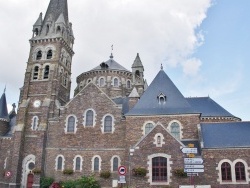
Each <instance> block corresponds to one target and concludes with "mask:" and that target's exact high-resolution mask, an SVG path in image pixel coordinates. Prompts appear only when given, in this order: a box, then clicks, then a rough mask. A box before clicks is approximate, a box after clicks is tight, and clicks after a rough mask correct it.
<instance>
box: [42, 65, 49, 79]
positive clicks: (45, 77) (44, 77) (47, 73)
mask: <svg viewBox="0 0 250 188" xmlns="http://www.w3.org/2000/svg"><path fill="white" fill-rule="evenodd" d="M48 78H49V65H46V66H45V69H44V74H43V79H48Z"/></svg>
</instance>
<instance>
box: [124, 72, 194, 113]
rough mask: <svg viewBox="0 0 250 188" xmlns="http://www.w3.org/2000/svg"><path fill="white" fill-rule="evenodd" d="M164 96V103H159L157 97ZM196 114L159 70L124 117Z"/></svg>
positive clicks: (165, 75)
mask: <svg viewBox="0 0 250 188" xmlns="http://www.w3.org/2000/svg"><path fill="white" fill-rule="evenodd" d="M161 94H162V95H165V96H166V102H165V103H163V104H160V103H159V98H157V97H158V96H159V95H161ZM190 113H197V112H196V111H194V110H193V109H192V107H191V105H190V104H189V103H188V102H187V100H186V98H184V97H183V95H182V94H181V92H180V91H179V90H178V89H177V87H176V86H175V85H174V83H173V82H172V81H171V80H170V78H169V77H168V76H167V74H166V73H165V72H164V71H163V70H160V71H159V73H158V74H157V75H156V77H155V78H154V80H153V81H152V83H151V84H150V85H149V87H148V88H147V90H146V91H145V92H144V94H143V95H142V96H141V99H140V100H139V101H138V102H137V104H136V105H135V106H134V107H133V108H132V109H131V110H130V111H129V112H128V113H127V114H125V115H128V116H130V115H131V116H133V115H164V114H166V115H171V114H190Z"/></svg>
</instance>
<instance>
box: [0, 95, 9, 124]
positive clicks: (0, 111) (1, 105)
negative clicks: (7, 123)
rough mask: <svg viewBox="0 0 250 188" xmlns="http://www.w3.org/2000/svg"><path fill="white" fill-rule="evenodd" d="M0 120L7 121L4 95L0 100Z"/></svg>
mask: <svg viewBox="0 0 250 188" xmlns="http://www.w3.org/2000/svg"><path fill="white" fill-rule="evenodd" d="M0 119H5V120H9V115H8V109H7V102H6V96H5V93H3V94H2V96H1V98H0Z"/></svg>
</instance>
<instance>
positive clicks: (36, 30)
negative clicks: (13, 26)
mask: <svg viewBox="0 0 250 188" xmlns="http://www.w3.org/2000/svg"><path fill="white" fill-rule="evenodd" d="M37 35H38V29H37V28H36V29H35V30H34V36H35V37H36V36H37Z"/></svg>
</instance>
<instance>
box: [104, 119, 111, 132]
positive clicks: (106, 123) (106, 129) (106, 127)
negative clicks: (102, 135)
mask: <svg viewBox="0 0 250 188" xmlns="http://www.w3.org/2000/svg"><path fill="white" fill-rule="evenodd" d="M104 132H112V117H111V116H106V117H105V118H104Z"/></svg>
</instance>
